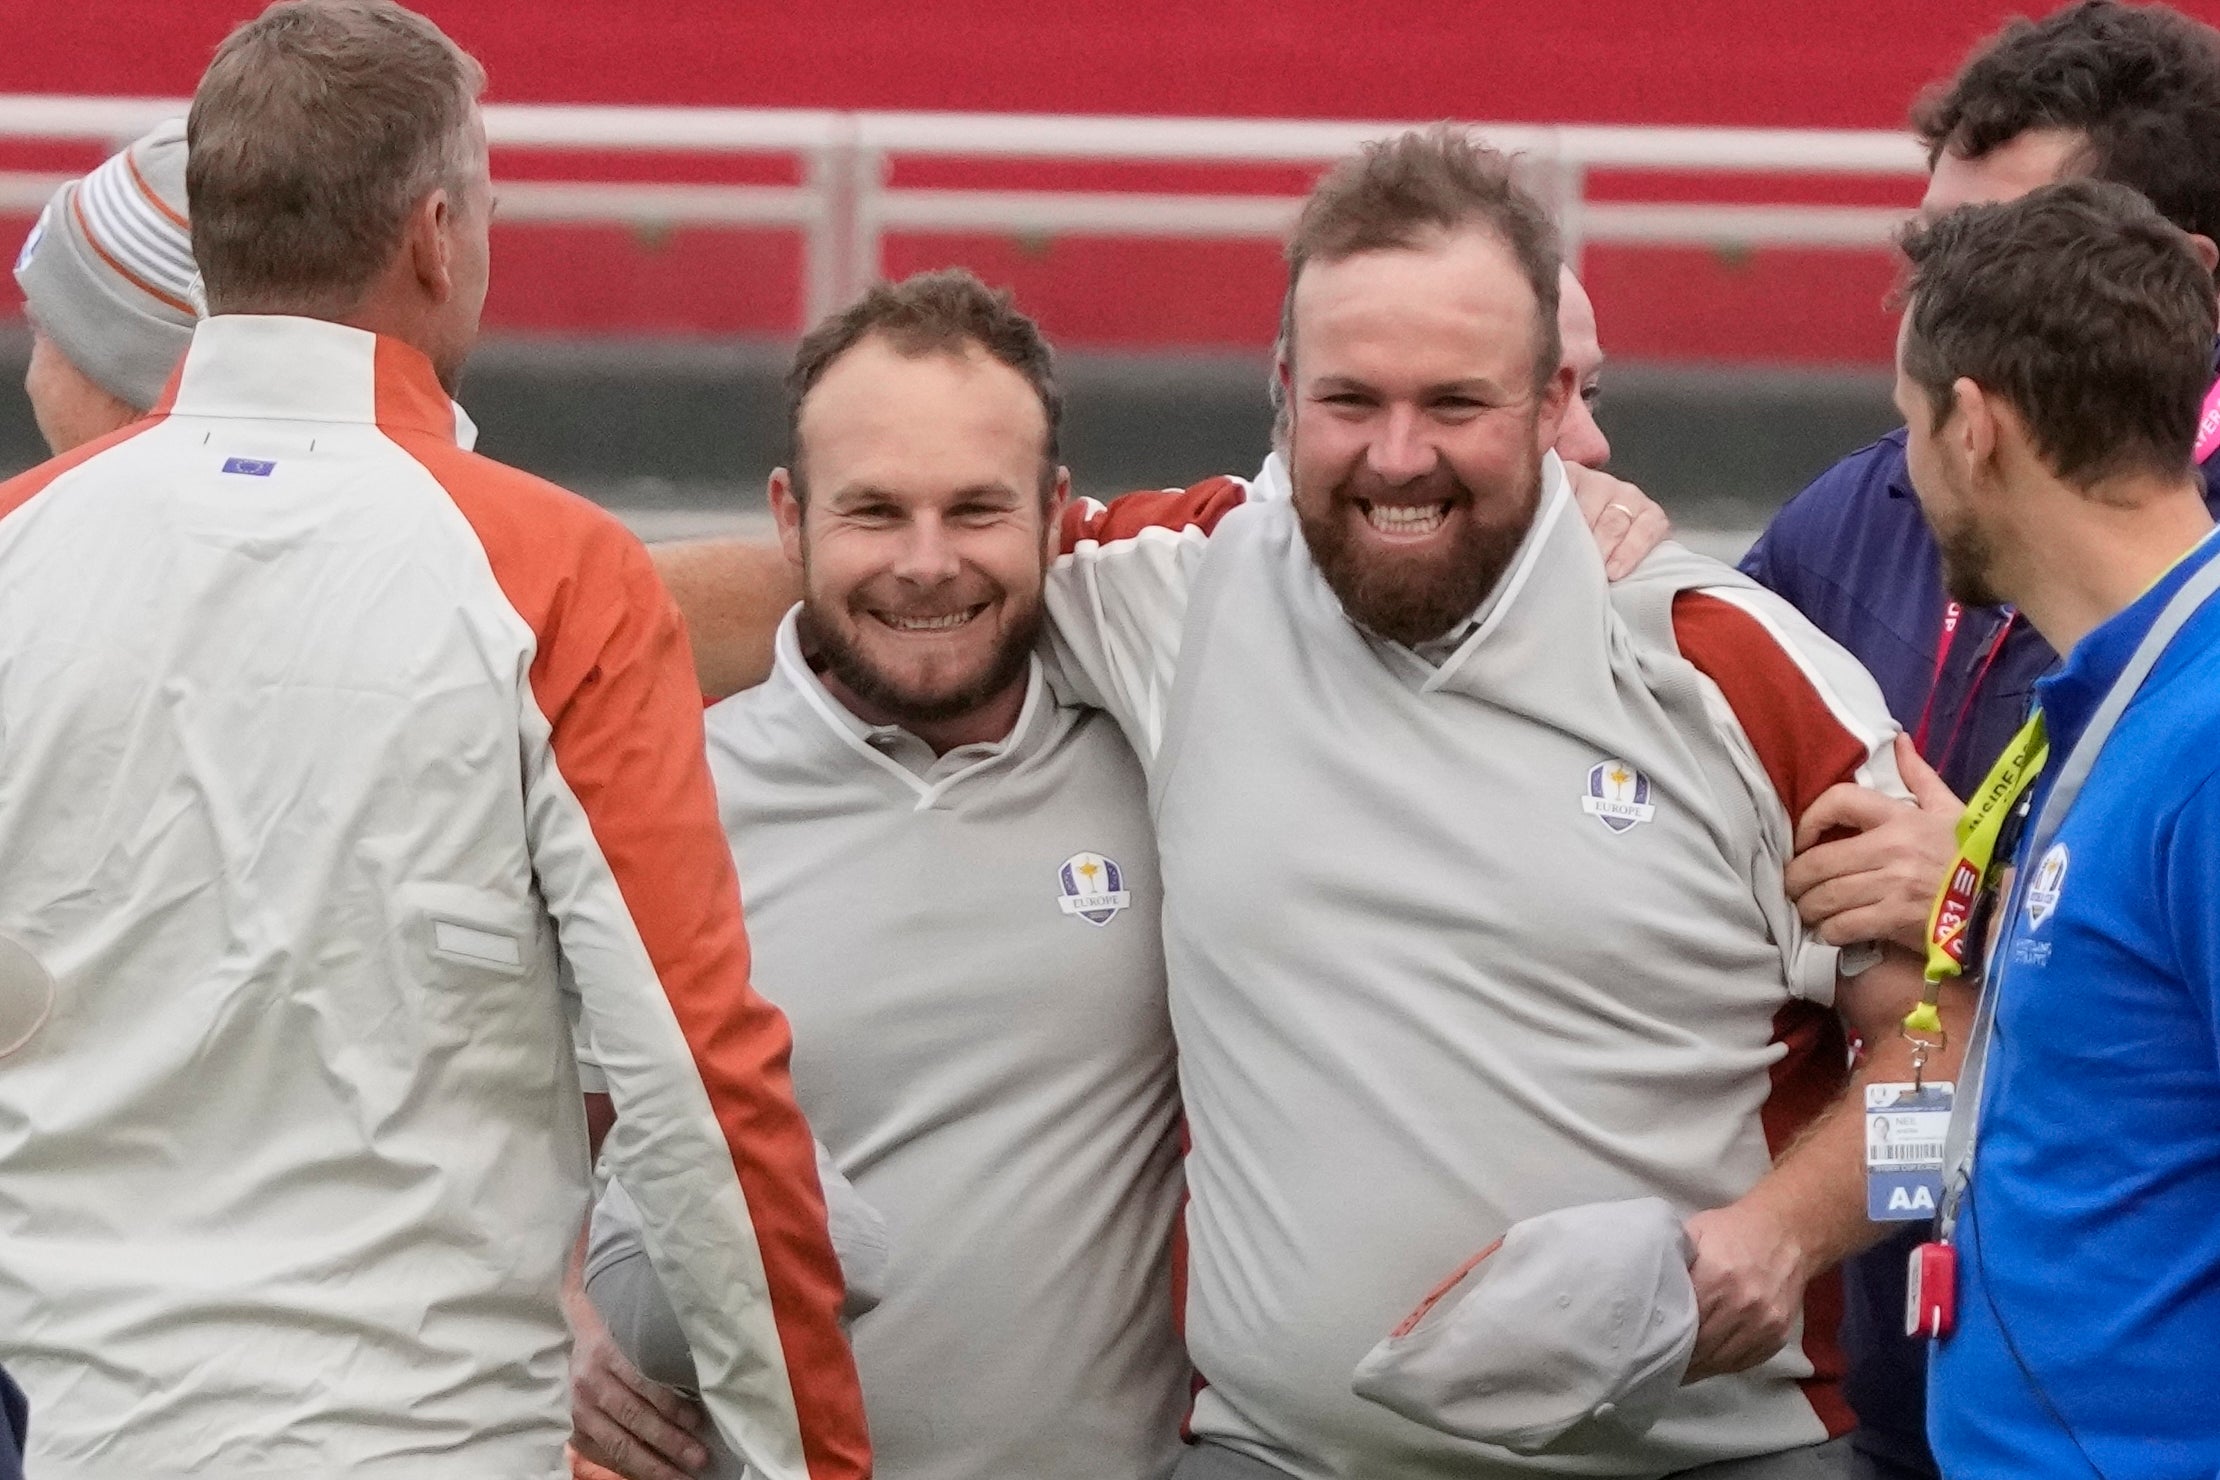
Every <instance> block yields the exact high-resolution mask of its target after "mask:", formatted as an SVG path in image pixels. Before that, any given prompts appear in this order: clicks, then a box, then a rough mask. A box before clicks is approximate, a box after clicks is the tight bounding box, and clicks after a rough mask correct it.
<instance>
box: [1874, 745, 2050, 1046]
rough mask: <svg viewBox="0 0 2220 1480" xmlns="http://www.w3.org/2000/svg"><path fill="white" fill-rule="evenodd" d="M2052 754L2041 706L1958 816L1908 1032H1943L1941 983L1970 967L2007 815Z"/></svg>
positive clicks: (1907, 1022)
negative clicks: (1920, 996) (1976, 921)
mask: <svg viewBox="0 0 2220 1480" xmlns="http://www.w3.org/2000/svg"><path fill="white" fill-rule="evenodd" d="M2049 758H2050V737H2049V736H2048V735H2047V734H2045V733H2044V729H2043V716H2042V712H2041V711H2040V710H2038V711H2036V713H2035V715H2034V716H2033V717H2032V718H2031V719H2029V720H2028V722H2027V723H2026V724H2024V725H2022V726H2020V732H2019V733H2018V734H2017V735H2014V736H2013V737H2012V743H2011V744H2010V745H2007V746H2005V747H2004V754H2003V755H2001V756H1999V757H1997V762H1996V764H1995V765H1994V766H1993V767H1991V768H1990V770H1989V774H1988V776H1987V778H1986V779H1984V780H1983V781H1982V783H1981V789H1980V790H1979V791H1978V792H1975V793H1974V797H1973V800H1972V802H1970V803H1969V804H1967V807H1966V815H1965V816H1963V817H1961V818H1959V819H1958V854H1957V857H1955V858H1954V859H1952V860H1951V864H1950V872H1949V873H1948V874H1946V875H1944V877H1943V886H1942V888H1941V889H1940V890H1938V891H1937V892H1936V894H1935V907H1934V909H1933V910H1931V911H1930V912H1929V913H1928V916H1927V993H1926V996H1925V999H1924V1000H1922V1001H1921V1003H1920V1004H1919V1006H1917V1007H1915V1008H1913V1009H1912V1011H1911V1013H1910V1014H1909V1015H1908V1016H1906V1017H1905V1019H1904V1031H1905V1032H1906V1033H1907V1034H1913V1033H1938V1034H1939V1033H1941V1032H1942V1017H1941V1015H1940V1014H1939V1013H1937V1012H1936V1010H1935V1003H1936V1000H1937V998H1938V996H1939V995H1940V992H1941V987H1942V982H1943V980H1944V978H1946V977H1953V976H1956V975H1958V974H1959V973H1960V972H1962V971H1964V970H1965V969H1966V946H1967V941H1966V934H1967V931H1968V930H1969V929H1970V928H1971V927H1972V924H1973V913H1974V906H1975V905H1976V904H1977V903H1979V901H1980V898H1981V891H1982V889H1983V888H1984V887H1985V886H1986V885H1987V883H1988V880H1989V875H1990V873H1991V872H1992V870H1993V869H1994V868H1995V866H1996V864H1997V862H1998V859H1997V857H1996V845H1997V839H1998V837H1999V836H2000V835H2002V833H2003V831H2004V823H2005V819H2007V818H2008V817H2010V816H2011V815H2012V809H2013V808H2014V807H2016V806H2017V805H2019V800H2020V794H2021V793H2022V792H2024V791H2026V790H2027V787H2028V783H2029V782H2031V781H2033V780H2034V779H2035V778H2036V776H2038V775H2039V774H2041V772H2042V769H2043V762H2044V761H2046V760H2048V759H2049Z"/></svg>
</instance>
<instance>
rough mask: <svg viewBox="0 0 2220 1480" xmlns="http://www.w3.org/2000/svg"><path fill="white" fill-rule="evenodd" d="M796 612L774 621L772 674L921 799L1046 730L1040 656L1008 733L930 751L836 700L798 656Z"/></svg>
mask: <svg viewBox="0 0 2220 1480" xmlns="http://www.w3.org/2000/svg"><path fill="white" fill-rule="evenodd" d="M801 613H802V609H801V608H800V607H799V606H797V607H795V608H793V610H791V611H789V612H788V613H787V614H786V616H785V618H784V619H783V620H782V621H781V622H780V623H779V630H778V635H777V637H776V639H775V640H774V643H773V659H772V672H773V674H774V675H775V676H776V677H778V678H780V679H782V680H784V681H785V682H787V683H790V684H792V685H794V687H795V688H797V689H798V690H800V692H801V694H802V697H803V699H804V700H805V701H807V702H808V704H809V707H810V708H811V709H812V710H814V711H815V712H816V714H817V715H818V717H819V718H820V719H821V720H822V721H823V722H824V723H825V725H826V726H827V727H828V729H829V730H830V731H831V733H832V735H833V737H834V738H835V739H836V740H838V741H839V742H840V743H841V744H842V745H843V746H844V747H845V748H846V749H847V750H849V751H850V752H852V753H853V754H855V755H857V756H859V757H861V758H863V759H865V760H867V761H869V762H870V763H872V764H874V765H878V766H880V767H882V768H886V769H892V770H894V771H896V772H898V773H899V774H900V775H902V776H903V777H904V778H905V779H906V780H907V781H908V782H909V783H910V785H911V786H912V788H913V789H916V790H919V791H921V792H925V793H927V795H926V798H925V802H926V803H929V802H930V801H931V800H932V799H934V798H937V797H938V796H939V794H940V793H941V791H943V790H945V789H946V788H947V786H948V785H949V784H950V783H952V782H954V781H956V780H958V779H959V778H961V777H964V776H968V775H971V774H972V773H974V772H975V771H978V770H982V769H984V768H986V767H988V766H992V765H995V764H997V763H1005V762H1009V761H1013V760H1018V759H1022V758H1023V757H1025V756H1026V755H1029V754H1030V753H1031V752H1032V750H1033V749H1034V748H1035V746H1037V745H1038V743H1039V742H1040V740H1041V739H1042V737H1043V736H1045V735H1046V734H1047V733H1048V731H1049V728H1050V721H1051V718H1052V716H1053V713H1054V710H1055V707H1056V706H1055V701H1054V700H1053V698H1051V697H1050V695H1049V693H1048V685H1047V683H1046V681H1045V680H1044V679H1043V677H1042V674H1041V664H1040V660H1039V659H1038V658H1034V659H1031V660H1030V661H1029V662H1028V664H1027V668H1026V675H1025V703H1024V704H1023V706H1021V707H1020V708H1019V710H1018V717H1017V723H1016V724H1015V725H1012V726H1011V727H1010V733H1009V734H1008V735H1006V736H1004V737H1003V738H1002V739H1000V740H996V741H986V742H981V743H979V744H975V745H959V746H957V747H956V748H955V749H954V750H951V751H949V752H948V753H946V754H945V755H935V754H934V753H933V748H932V747H931V746H930V745H928V744H926V743H925V742H924V741H923V740H920V739H919V738H918V737H917V736H915V735H913V734H911V733H910V732H909V731H908V730H905V729H903V728H902V727H901V726H900V725H874V724H871V723H869V722H867V721H866V720H864V719H863V718H861V717H860V716H858V715H857V714H856V712H855V711H854V710H852V709H850V708H849V707H848V706H847V705H845V704H843V703H842V702H840V700H839V698H838V697H836V696H835V695H834V693H833V691H832V690H831V689H829V688H827V687H826V686H825V681H824V680H823V679H821V678H819V677H818V676H817V673H816V670H814V669H812V668H811V667H810V666H809V660H808V659H807V658H806V657H804V656H803V654H802V643H801V630H800V624H801Z"/></svg>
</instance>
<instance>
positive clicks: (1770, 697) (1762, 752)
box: [1673, 591, 1887, 827]
mask: <svg viewBox="0 0 2220 1480" xmlns="http://www.w3.org/2000/svg"><path fill="white" fill-rule="evenodd" d="M1730 595H1731V593H1728V592H1723V591H1683V592H1681V593H1680V595H1679V596H1677V597H1675V598H1674V600H1673V633H1674V636H1675V637H1676V638H1677V639H1678V640H1679V642H1680V651H1681V656H1682V657H1684V658H1686V659H1687V660H1688V661H1689V662H1691V663H1693V664H1695V665H1696V667H1697V669H1698V670H1699V671H1700V672H1702V674H1703V675H1704V676H1705V677H1706V678H1708V679H1710V680H1711V681H1712V682H1713V683H1715V684H1717V685H1718V686H1719V692H1720V693H1721V694H1723V695H1725V696H1726V700H1727V705H1728V707H1729V708H1731V709H1732V710H1733V711H1734V716H1735V718H1736V719H1737V720H1739V721H1740V722H1741V725H1742V731H1743V733H1744V734H1745V735H1747V736H1749V738H1750V745H1751V748H1753V749H1754V750H1755V751H1756V752H1757V756H1758V760H1759V762H1760V764H1762V765H1763V766H1764V767H1765V774H1766V775H1767V776H1769V777H1770V778H1772V782H1773V790H1774V792H1775V793H1776V794H1777V795H1778V796H1779V797H1780V799H1781V806H1782V807H1783V808H1785V809H1786V810H1787V812H1788V819H1789V825H1790V826H1791V827H1793V826H1794V825H1795V823H1796V819H1798V818H1800V817H1802V816H1803V815H1804V812H1805V810H1806V809H1807V808H1809V807H1810V806H1811V804H1812V803H1813V802H1815V801H1817V800H1818V799H1819V795H1820V793H1822V792H1824V791H1825V790H1826V789H1827V788H1828V787H1830V786H1833V785H1835V784H1836V783H1837V782H1840V781H1858V782H1868V783H1870V780H1871V777H1870V774H1869V771H1868V764H1869V762H1870V761H1871V760H1872V758H1873V755H1874V751H1875V749H1876V747H1878V746H1880V745H1883V744H1885V743H1886V741H1887V736H1886V735H1885V734H1883V733H1881V732H1878V731H1871V730H1869V729H1867V728H1866V727H1865V726H1862V725H1859V724H1858V722H1857V721H1856V718H1855V716H1853V715H1851V714H1850V713H1849V711H1848V710H1847V708H1846V706H1844V705H1843V704H1842V703H1841V702H1840V701H1839V700H1837V699H1834V698H1833V696H1832V694H1831V691H1830V689H1829V688H1828V687H1827V686H1826V684H1825V681H1824V679H1823V678H1822V677H1821V676H1820V675H1819V674H1817V673H1815V672H1814V671H1813V670H1812V669H1811V668H1810V667H1809V666H1808V665H1807V664H1805V663H1804V662H1803V661H1801V659H1800V658H1799V657H1798V656H1797V654H1796V652H1795V650H1794V648H1792V647H1791V646H1790V645H1789V642H1788V640H1787V639H1786V637H1785V636H1784V635H1783V634H1782V633H1781V632H1780V631H1779V630H1778V629H1777V628H1775V627H1774V625H1773V624H1772V623H1771V622H1769V621H1767V620H1766V619H1765V618H1764V616H1763V615H1761V614H1760V613H1759V612H1757V611H1755V610H1752V609H1751V608H1749V607H1746V606H1744V605H1742V604H1741V603H1738V602H1736V601H1733V600H1731V599H1729V597H1730Z"/></svg>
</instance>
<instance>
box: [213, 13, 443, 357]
mask: <svg viewBox="0 0 2220 1480" xmlns="http://www.w3.org/2000/svg"><path fill="white" fill-rule="evenodd" d="M484 86H485V71H484V69H483V68H481V67H480V66H479V65H478V64H477V62H475V61H473V60H472V59H471V58H470V57H469V56H467V55H466V54H464V52H463V51H462V49H461V48H460V47H458V46H456V45H455V43H454V42H452V41H450V40H448V39H447V36H446V34H445V33H444V32H442V31H441V30H440V29H439V27H437V26H435V25H433V24H432V23H431V22H430V21H428V20H426V19H424V17H422V16H420V15H417V14H416V13H415V12H413V11H409V10H404V9H402V8H401V7H400V6H398V5H394V4H390V3H387V0H283V3H280V4H277V5H273V6H271V7H270V8H269V9H267V10H265V11H263V12H262V14H261V15H259V16H257V17H256V18H255V19H253V20H251V21H248V22H247V23H246V24H245V25H243V26H241V27H239V29H237V30H236V31H233V32H232V33H231V34H230V35H229V36H227V37H226V38H224V43H223V45H222V46H220V47H218V48H217V49H216V58H215V60H214V61H213V62H211V63H209V66H208V71H207V74H206V75H205V76H203V77H202V78H201V81H200V86H199V88H198V89H197V90H196V91H195V92H194V94H193V108H192V112H191V114H190V115H189V116H188V118H187V120H186V141H187V144H186V147H187V158H186V167H185V194H186V198H187V201H188V203H189V214H190V215H191V216H192V219H193V258H194V260H195V261H196V262H197V263H198V264H199V266H200V274H201V282H202V286H203V287H204V288H205V290H206V292H207V296H208V306H209V309H210V310H211V311H212V312H216V313H225V312H237V311H240V310H249V311H259V312H264V313H270V312H286V311H292V312H300V313H312V314H334V313H344V312H347V311H348V310H350V309H352V308H354V307H355V306H356V305H357V304H359V303H360V302H361V301H362V297H363V295H364V294H365V293H366V292H367V291H368V290H369V287H370V284H371V282H372V281H373V280H374V279H375V278H376V276H377V274H378V273H379V271H380V270H381V269H382V268H384V266H385V265H386V263H387V262H389V261H390V260H392V256H393V253H394V251H395V250H396V249H397V248H398V247H399V245H400V241H401V234H402V231H403V230H404V228H405V226H406V223H407V220H408V214H409V210H410V208H411V207H413V206H414V205H415V204H416V203H417V202H418V201H420V200H422V199H423V198H424V196H425V194H426V193H427V192H429V191H431V190H434V189H437V188H439V187H441V186H442V185H452V184H453V183H455V182H456V181H457V180H458V178H459V177H460V175H461V174H462V172H463V170H464V169H465V168H466V167H467V166H468V164H469V163H470V160H471V156H470V155H469V154H468V153H467V152H466V149H467V144H468V135H467V133H466V130H467V128H468V125H469V121H470V116H471V109H472V106H473V104H474V103H475V102H476V100H477V97H478V94H479V92H480V91H481V90H482V89H483V88H484Z"/></svg>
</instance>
